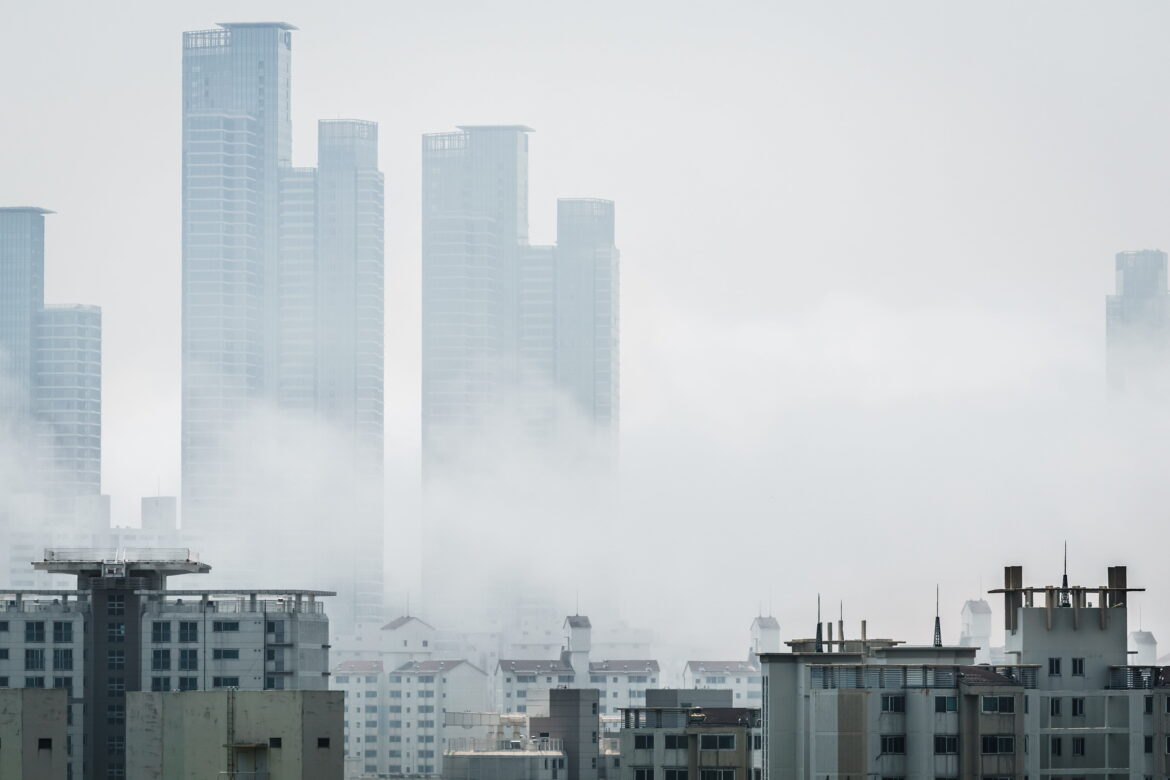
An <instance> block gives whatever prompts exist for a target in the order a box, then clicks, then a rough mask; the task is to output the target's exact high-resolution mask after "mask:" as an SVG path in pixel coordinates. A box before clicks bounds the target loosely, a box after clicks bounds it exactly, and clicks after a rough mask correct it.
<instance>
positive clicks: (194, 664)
mask: <svg viewBox="0 0 1170 780" xmlns="http://www.w3.org/2000/svg"><path fill="white" fill-rule="evenodd" d="M198 669H199V651H198V650H180V651H179V671H180V672H194V671H197V670H198Z"/></svg>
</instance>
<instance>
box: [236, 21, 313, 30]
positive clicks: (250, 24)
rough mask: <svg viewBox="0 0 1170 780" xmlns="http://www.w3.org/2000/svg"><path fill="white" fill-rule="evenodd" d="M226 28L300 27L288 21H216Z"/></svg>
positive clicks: (297, 28) (281, 28)
mask: <svg viewBox="0 0 1170 780" xmlns="http://www.w3.org/2000/svg"><path fill="white" fill-rule="evenodd" d="M216 24H218V25H219V26H220V27H222V28H224V29H225V30H230V29H232V28H233V27H275V28H276V29H278V30H299V29H300V28H299V27H296V26H295V25H291V24H289V23H288V22H216Z"/></svg>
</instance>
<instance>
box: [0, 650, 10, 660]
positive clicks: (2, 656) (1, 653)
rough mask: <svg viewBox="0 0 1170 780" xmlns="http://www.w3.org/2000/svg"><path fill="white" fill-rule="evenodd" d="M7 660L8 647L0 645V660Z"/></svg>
mask: <svg viewBox="0 0 1170 780" xmlns="http://www.w3.org/2000/svg"><path fill="white" fill-rule="evenodd" d="M7 660H8V648H7V647H0V661H7Z"/></svg>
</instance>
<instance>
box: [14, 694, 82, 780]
mask: <svg viewBox="0 0 1170 780" xmlns="http://www.w3.org/2000/svg"><path fill="white" fill-rule="evenodd" d="M68 706H69V704H68V696H67V694H66V693H65V691H63V690H59V689H58V690H41V689H38V688H14V689H7V690H3V689H0V777H2V778H9V777H10V778H13V780H65V778H66V777H68V770H69V762H70V760H71V759H70V757H69V750H68V749H67V742H68V739H69V738H68V736H67V735H66V732H65V720H66V709H67V708H68Z"/></svg>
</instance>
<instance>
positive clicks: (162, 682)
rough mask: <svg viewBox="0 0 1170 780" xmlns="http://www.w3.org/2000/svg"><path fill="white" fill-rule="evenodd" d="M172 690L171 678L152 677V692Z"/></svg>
mask: <svg viewBox="0 0 1170 780" xmlns="http://www.w3.org/2000/svg"><path fill="white" fill-rule="evenodd" d="M170 689H171V678H170V677H151V678H150V690H152V691H169V690H170Z"/></svg>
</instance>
